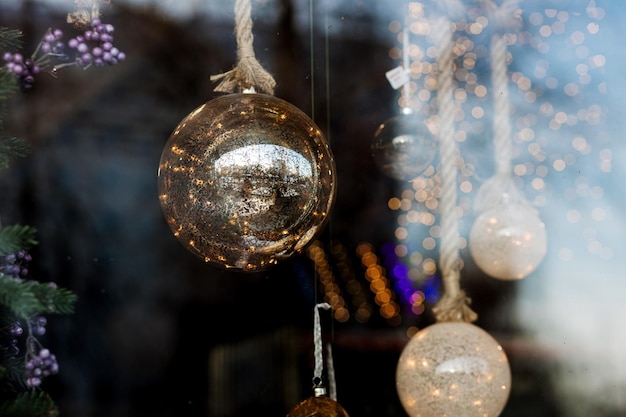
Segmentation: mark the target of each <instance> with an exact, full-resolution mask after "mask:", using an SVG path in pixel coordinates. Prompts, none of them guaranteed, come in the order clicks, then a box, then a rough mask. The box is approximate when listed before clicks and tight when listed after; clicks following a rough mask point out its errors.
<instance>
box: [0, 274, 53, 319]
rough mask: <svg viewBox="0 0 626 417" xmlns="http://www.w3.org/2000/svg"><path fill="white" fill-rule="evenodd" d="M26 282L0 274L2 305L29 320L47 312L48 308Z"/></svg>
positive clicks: (0, 303)
mask: <svg viewBox="0 0 626 417" xmlns="http://www.w3.org/2000/svg"><path fill="white" fill-rule="evenodd" d="M25 282H27V281H18V280H16V279H14V278H11V277H7V276H6V275H4V274H2V273H0V305H2V306H5V307H6V308H8V309H9V310H10V311H11V312H12V313H13V314H14V315H15V316H17V317H19V318H21V319H23V320H28V319H29V318H30V317H32V316H33V315H35V314H37V313H41V312H45V311H46V308H45V306H44V305H43V304H42V303H41V302H40V301H39V299H38V298H37V297H36V295H35V294H34V293H33V291H32V289H31V288H30V285H25Z"/></svg>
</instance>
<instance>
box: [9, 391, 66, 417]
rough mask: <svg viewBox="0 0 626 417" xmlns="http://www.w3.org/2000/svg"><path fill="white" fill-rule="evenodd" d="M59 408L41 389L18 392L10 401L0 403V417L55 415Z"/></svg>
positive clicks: (47, 416)
mask: <svg viewBox="0 0 626 417" xmlns="http://www.w3.org/2000/svg"><path fill="white" fill-rule="evenodd" d="M58 415H59V409H58V408H57V406H56V405H55V404H54V402H53V401H52V399H51V398H50V397H49V396H48V394H46V393H45V392H42V391H28V392H24V393H21V394H19V395H18V396H17V397H16V398H15V399H13V400H12V401H2V402H1V403H0V416H2V417H57V416H58Z"/></svg>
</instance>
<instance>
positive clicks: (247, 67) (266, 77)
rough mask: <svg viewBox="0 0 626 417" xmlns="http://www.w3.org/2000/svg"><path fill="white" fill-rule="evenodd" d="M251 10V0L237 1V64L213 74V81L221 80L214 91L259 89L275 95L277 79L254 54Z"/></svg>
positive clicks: (230, 91) (226, 91)
mask: <svg viewBox="0 0 626 417" xmlns="http://www.w3.org/2000/svg"><path fill="white" fill-rule="evenodd" d="M251 10H252V6H251V4H250V0H236V1H235V37H236V39H237V65H235V67H234V68H233V69H232V70H230V71H228V72H225V73H222V74H217V75H212V76H211V81H218V80H221V81H220V83H219V84H218V85H217V87H215V89H214V90H213V91H216V92H220V93H232V92H234V91H235V89H237V88H239V90H240V91H248V90H249V91H257V90H258V91H260V92H262V93H265V94H269V95H274V87H275V86H276V81H274V78H273V77H272V76H271V75H270V74H269V73H268V72H267V71H265V69H264V68H263V67H262V66H261V64H260V63H259V61H257V59H256V57H255V55H254V47H253V41H254V36H253V35H252V17H251Z"/></svg>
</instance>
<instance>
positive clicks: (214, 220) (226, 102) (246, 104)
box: [158, 0, 336, 271]
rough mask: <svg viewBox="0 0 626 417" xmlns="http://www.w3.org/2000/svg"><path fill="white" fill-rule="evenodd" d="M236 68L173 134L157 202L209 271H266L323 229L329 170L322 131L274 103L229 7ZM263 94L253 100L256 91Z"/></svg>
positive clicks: (330, 190)
mask: <svg viewBox="0 0 626 417" xmlns="http://www.w3.org/2000/svg"><path fill="white" fill-rule="evenodd" d="M235 15H236V26H237V29H236V33H237V44H238V48H237V54H238V58H239V60H238V64H237V66H236V67H235V68H234V69H233V70H231V71H229V72H227V73H225V74H220V75H218V76H213V77H211V78H212V80H218V79H222V81H221V83H220V84H219V85H218V86H217V87H216V91H220V92H232V90H233V89H234V88H236V87H239V88H240V90H241V91H243V92H241V93H233V94H228V95H225V96H222V97H218V98H216V99H213V100H211V101H209V102H207V103H205V104H203V105H202V106H200V107H198V108H197V109H195V110H194V111H193V112H191V113H190V114H189V115H188V116H187V117H186V118H185V119H183V120H182V121H181V122H180V124H179V125H178V126H177V127H176V129H175V130H174V132H173V133H172V135H171V136H170V138H169V139H168V141H167V143H166V145H165V148H164V150H163V153H162V156H161V161H160V165H159V173H158V187H159V199H160V202H161V207H162V209H163V212H164V214H165V218H166V220H167V223H168V225H169V226H170V228H171V230H172V232H173V233H174V236H176V237H177V238H178V239H179V240H180V241H181V243H182V244H183V245H184V246H185V247H186V248H187V249H188V250H189V251H190V252H192V253H193V254H195V255H197V256H198V257H200V258H201V259H203V260H205V261H206V262H210V263H212V264H214V265H217V266H220V267H223V268H231V269H236V270H241V271H255V270H263V269H267V268H269V267H271V266H272V265H275V264H277V263H278V262H279V261H281V260H284V259H287V258H289V257H290V256H292V255H293V254H295V253H298V252H300V251H301V250H302V249H303V248H304V247H305V246H306V244H307V243H308V242H310V241H311V240H312V239H313V238H315V237H316V236H317V235H318V234H319V233H320V232H321V230H322V228H323V225H324V224H325V222H326V221H327V219H328V216H329V213H330V210H331V208H332V206H333V203H334V199H335V194H336V168H335V162H334V158H333V155H332V153H331V150H330V146H329V144H328V141H327V140H326V138H325V136H324V134H323V133H322V132H321V130H320V129H319V127H318V126H317V125H316V124H315V123H314V122H313V121H312V120H311V119H310V118H309V117H308V116H307V115H306V114H305V113H304V112H302V111H301V110H299V109H298V108H297V107H295V106H293V105H292V104H290V103H288V102H286V101H284V100H281V99H279V98H277V97H274V96H273V95H272V94H273V88H274V84H275V83H274V80H273V79H272V78H271V76H270V75H269V74H268V73H267V72H265V70H264V69H263V68H262V67H261V66H260V64H259V63H258V62H257V61H256V59H255V58H254V53H253V50H252V35H251V28H252V21H251V18H250V1H249V0H248V1H242V0H237V2H236V3H235ZM257 88H258V89H259V90H260V91H262V92H264V94H258V93H256V89H257Z"/></svg>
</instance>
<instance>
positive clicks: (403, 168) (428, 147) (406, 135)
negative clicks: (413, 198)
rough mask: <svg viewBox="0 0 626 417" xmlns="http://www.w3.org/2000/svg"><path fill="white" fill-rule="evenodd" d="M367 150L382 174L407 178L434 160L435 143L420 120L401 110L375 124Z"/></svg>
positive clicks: (416, 175)
mask: <svg viewBox="0 0 626 417" xmlns="http://www.w3.org/2000/svg"><path fill="white" fill-rule="evenodd" d="M371 150H372V156H373V158H374V163H375V164H376V167H377V168H378V169H379V170H380V171H381V172H382V173H383V174H385V175H386V176H388V177H390V178H393V179H396V180H405V181H410V180H413V179H415V178H417V177H418V176H420V175H421V174H422V173H423V172H424V171H425V170H426V168H428V167H429V165H430V164H431V162H432V161H433V160H434V159H435V154H436V151H437V142H436V141H435V139H434V137H433V135H432V133H431V132H430V130H429V129H428V127H427V126H426V125H425V124H424V122H423V121H422V120H421V119H420V118H419V117H418V116H416V115H415V114H413V112H412V111H410V109H405V110H404V111H403V112H402V113H400V114H399V115H398V116H395V117H392V118H391V119H389V120H387V121H385V122H384V123H382V124H381V125H380V126H379V127H378V129H377V130H376V133H375V134H374V140H373V142H372V146H371Z"/></svg>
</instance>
